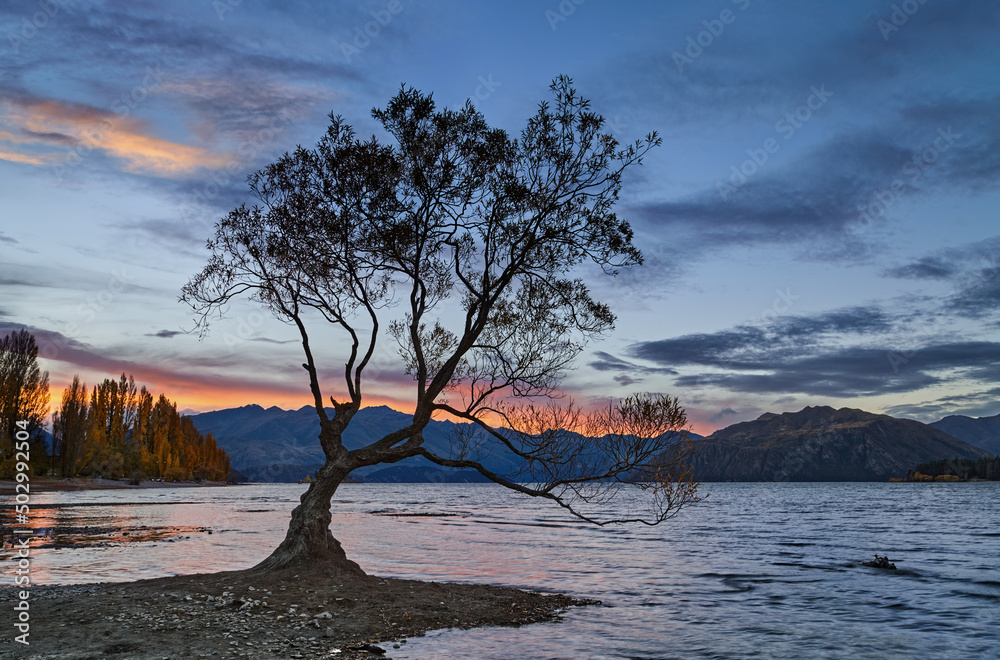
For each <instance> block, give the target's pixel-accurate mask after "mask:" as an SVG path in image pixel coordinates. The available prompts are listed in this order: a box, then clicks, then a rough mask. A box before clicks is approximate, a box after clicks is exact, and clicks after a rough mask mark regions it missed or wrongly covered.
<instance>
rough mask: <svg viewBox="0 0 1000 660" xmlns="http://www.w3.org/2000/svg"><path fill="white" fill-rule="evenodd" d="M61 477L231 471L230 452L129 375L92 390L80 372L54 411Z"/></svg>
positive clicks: (170, 476) (202, 475) (194, 475)
mask: <svg viewBox="0 0 1000 660" xmlns="http://www.w3.org/2000/svg"><path fill="white" fill-rule="evenodd" d="M53 435H54V436H55V445H56V454H57V456H58V462H59V471H60V473H61V474H62V475H63V476H78V475H83V476H104V477H114V478H119V477H132V478H134V479H141V478H149V479H166V480H168V481H175V480H183V479H207V480H214V481H224V480H225V479H226V478H227V477H228V476H229V456H228V455H227V454H226V452H225V451H224V450H222V449H220V448H218V447H216V444H215V438H213V437H212V435H211V434H207V435H202V434H201V433H199V432H198V429H196V428H195V427H194V424H193V423H192V422H191V420H190V418H188V417H184V416H182V415H180V414H178V412H177V405H176V404H174V403H172V402H171V401H170V400H168V399H167V397H166V396H164V395H163V394H161V395H160V396H159V397H158V398H156V399H154V398H153V395H152V394H151V393H150V392H149V391H148V390H147V389H146V388H145V387H141V388H139V389H136V386H135V381H134V380H133V378H132V377H131V376H126V375H125V374H122V375H121V378H119V379H118V380H113V379H110V378H108V379H105V380H104V382H102V383H101V384H100V385H97V386H95V387H94V388H93V390H91V391H90V394H89V396H88V392H87V386H86V385H84V384H81V383H80V379H79V377H74V378H73V383H72V384H71V385H70V386H69V387H68V388H66V390H65V391H64V392H63V399H62V405H61V406H60V409H59V411H58V412H56V413H54V414H53Z"/></svg>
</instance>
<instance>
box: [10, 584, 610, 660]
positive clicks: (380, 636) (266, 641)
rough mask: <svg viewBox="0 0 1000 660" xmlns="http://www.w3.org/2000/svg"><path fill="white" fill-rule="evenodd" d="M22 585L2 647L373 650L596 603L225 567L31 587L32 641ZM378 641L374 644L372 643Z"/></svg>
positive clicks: (39, 651)
mask: <svg viewBox="0 0 1000 660" xmlns="http://www.w3.org/2000/svg"><path fill="white" fill-rule="evenodd" d="M19 598H20V595H19V594H18V592H17V589H16V588H14V587H6V588H2V589H0V612H5V613H6V614H0V620H4V619H6V622H4V623H3V627H4V628H6V629H7V630H8V631H9V632H7V633H5V634H4V639H3V642H0V657H7V658H37V659H39V660H69V659H70V658H73V659H77V660H79V659H83V658H87V659H89V658H94V659H97V658H102V659H103V658H114V659H126V658H127V659H129V660H133V659H134V660H152V659H154V658H155V659H156V660H160V659H161V658H162V659H168V658H169V659H170V660H173V659H174V658H189V657H190V658H268V659H271V658H348V659H350V658H372V657H377V656H376V655H372V652H376V653H378V652H387V653H386V654H385V655H381V657H388V658H391V657H392V651H393V648H394V647H395V648H398V647H399V646H400V645H402V644H405V643H406V641H405V640H406V638H412V637H415V636H420V635H423V634H424V633H426V632H428V631H430V630H436V629H442V628H472V627H479V626H520V625H523V624H528V623H537V622H542V621H551V620H553V619H557V618H558V617H559V616H560V615H561V614H562V613H563V612H564V611H565V610H566V609H567V608H569V607H574V606H591V605H599V604H600V603H599V602H598V601H584V600H579V599H573V598H570V597H567V596H562V595H552V594H540V593H534V592H528V591H522V590H520V589H513V588H510V587H497V586H490V585H477V584H454V583H440V582H419V581H414V580H400V579H394V578H380V577H375V576H358V575H333V576H331V575H325V576H315V575H305V574H301V573H300V572H296V571H286V572H278V573H268V574H264V575H262V574H259V573H252V572H250V571H230V572H224V573H212V574H205V575H188V576H179V577H169V578H157V579H153V580H142V581H138V582H124V583H102V584H94V585H65V586H55V585H46V586H36V587H30V598H29V603H30V633H29V634H30V636H29V638H28V641H30V646H24V645H22V644H19V643H17V642H15V641H14V640H13V636H14V635H15V634H17V632H16V630H15V628H14V627H13V624H14V623H15V621H14V620H13V619H12V618H11V617H14V616H15V611H14V609H13V607H14V604H15V602H16V601H17V599H19ZM376 644H377V645H378V649H375V648H372V646H371V645H376Z"/></svg>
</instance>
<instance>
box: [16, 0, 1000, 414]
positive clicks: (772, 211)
mask: <svg viewBox="0 0 1000 660" xmlns="http://www.w3.org/2000/svg"><path fill="white" fill-rule="evenodd" d="M998 37H1000V3H997V2H987V1H985V0H983V1H980V2H961V3H960V2H942V1H937V2H935V0H926V1H924V2H921V1H920V0H909V1H908V2H897V3H892V2H877V1H868V2H839V3H820V2H799V3H790V2H785V3H779V2H765V1H763V0H735V1H734V0H718V1H715V2H697V3H695V2H671V3H654V2H631V3H615V4H613V3H608V2H598V1H596V0H586V1H585V2H577V1H574V0H564V1H563V2H561V3H559V2H556V1H554V0H553V1H551V2H545V1H541V2H526V1H522V2H506V3H485V2H466V3H430V2H410V1H407V0H396V1H392V2H390V1H388V0H387V1H385V2H382V1H380V0H375V1H374V2H365V3H350V2H346V3H332V2H330V3H328V2H318V1H317V2H278V1H273V2H263V1H253V0H242V1H240V0H214V1H213V0H199V1H191V2H170V3H162V2H141V1H131V0H130V1H128V2H126V1H124V0H122V1H111V0H108V1H105V2H85V1H82V0H62V1H60V0H42V1H40V2H25V3H16V4H15V3H5V4H4V5H3V7H2V8H0V63H2V67H0V287H2V295H0V333H3V334H6V332H7V331H9V330H11V329H19V328H21V327H26V328H28V329H30V330H32V331H34V332H35V334H36V337H38V339H39V341H40V343H41V344H42V348H43V351H42V352H43V355H44V356H46V359H45V367H46V368H47V369H48V370H49V371H50V373H51V375H52V380H53V384H54V385H55V386H56V387H57V388H58V387H61V386H62V385H64V384H66V383H67V382H68V380H69V379H71V378H72V375H73V374H75V373H79V374H80V375H81V376H83V377H84V379H85V380H87V381H88V382H90V383H91V384H93V383H94V382H97V381H99V380H101V379H103V378H104V377H107V376H112V375H115V374H118V373H121V372H122V371H127V372H130V373H134V374H135V376H136V379H137V380H138V381H140V382H142V383H144V384H147V385H148V386H150V387H151V388H152V389H154V390H155V391H163V392H166V393H167V395H168V396H170V397H171V398H173V399H175V400H178V401H179V402H180V405H181V407H182V408H185V409H188V410H210V409H216V408H222V407H229V406H232V405H242V404H245V403H250V402H258V403H261V404H264V405H273V404H276V405H281V406H283V407H293V406H294V407H298V406H300V405H302V404H304V403H306V402H307V401H308V395H307V387H306V382H305V379H304V377H303V376H304V372H303V371H302V370H301V368H300V367H299V366H298V365H299V364H300V362H301V358H300V356H299V351H300V348H299V347H298V345H297V343H296V342H295V338H296V337H295V333H294V332H292V331H291V329H290V328H288V327H287V326H285V325H283V324H281V323H279V322H277V321H275V320H273V319H270V318H267V317H265V316H264V315H262V314H260V313H259V312H258V311H257V310H256V309H255V308H254V307H253V306H251V305H249V304H247V305H235V306H234V307H233V308H232V309H231V311H230V318H229V319H228V320H226V321H223V322H219V323H217V324H216V325H215V326H214V327H213V329H212V332H211V333H210V334H209V335H208V336H207V337H206V338H204V339H199V338H198V337H197V335H192V334H187V333H185V332H184V331H185V330H189V329H191V328H192V327H193V325H194V321H193V319H192V318H191V317H190V316H189V314H188V313H187V310H186V309H185V308H184V306H183V305H181V304H180V303H178V300H177V298H178V296H179V294H180V289H181V287H182V286H183V285H184V284H185V283H186V282H187V280H188V279H189V278H190V277H191V276H192V275H194V274H195V273H196V272H197V271H198V270H199V269H200V268H201V266H202V265H203V264H204V261H205V259H206V258H207V252H206V251H205V250H204V242H205V239H206V238H208V237H209V235H210V234H211V232H212V226H213V223H214V222H215V221H216V220H217V219H218V218H219V217H221V215H222V214H224V213H225V212H226V211H228V210H229V209H231V208H232V207H234V206H235V205H238V204H240V203H242V202H245V201H248V196H247V193H246V185H245V177H246V175H247V174H248V173H249V172H251V171H253V170H254V169H256V168H258V167H261V166H263V165H264V164H266V163H268V162H270V161H271V160H273V159H274V158H275V157H276V156H278V155H280V154H281V153H282V152H284V151H286V150H289V149H291V148H293V147H294V146H295V145H296V144H303V145H311V144H313V143H314V142H315V141H316V139H318V137H319V136H320V135H321V134H322V132H323V130H324V128H325V126H326V124H327V121H328V120H327V115H328V114H329V113H330V112H331V111H332V112H334V113H336V114H340V115H343V116H344V117H345V118H346V119H347V120H348V121H349V122H351V123H353V124H354V126H355V127H356V128H357V130H358V132H359V133H360V134H361V135H366V134H371V133H372V132H374V131H376V127H375V125H374V122H373V120H372V119H371V117H370V110H371V108H373V107H375V106H381V105H384V104H385V102H386V101H387V100H388V99H389V98H390V97H391V96H392V95H393V94H394V93H395V92H396V91H397V90H398V89H399V87H400V85H401V84H403V83H405V84H407V85H412V86H414V87H416V88H418V89H420V90H423V91H425V92H433V93H434V98H435V100H436V101H437V102H438V103H439V104H441V105H444V106H454V105H457V104H461V103H463V102H464V101H465V99H467V98H472V100H473V102H474V103H475V104H476V106H477V107H478V108H479V109H480V110H481V111H482V112H483V113H484V114H485V115H486V118H487V120H488V121H489V122H490V123H492V124H494V125H496V126H499V127H502V128H505V129H507V130H508V131H510V132H511V133H514V134H516V133H517V132H519V131H520V129H521V128H522V127H523V125H524V122H525V120H526V119H527V118H528V117H529V116H530V115H532V114H533V113H534V110H535V108H536V105H537V103H538V102H539V101H542V100H545V99H547V98H548V95H549V92H548V84H549V83H550V81H551V80H552V79H553V78H554V77H555V76H557V75H559V74H567V75H569V76H571V77H572V78H573V80H574V82H575V84H576V87H577V89H578V90H579V91H580V93H581V94H583V95H584V96H586V97H588V98H590V99H591V100H592V102H593V107H594V108H595V109H596V110H597V111H599V112H601V113H602V114H603V115H604V116H605V117H606V119H607V121H608V124H607V126H608V128H609V130H610V131H611V132H612V133H613V134H615V136H616V137H618V138H619V139H622V140H625V141H630V140H634V139H636V138H639V137H641V136H643V135H644V134H646V133H647V132H649V131H651V130H656V131H658V132H659V134H660V135H661V136H662V137H663V146H661V147H660V148H658V149H656V150H654V151H653V152H651V153H650V154H649V155H648V156H647V158H646V159H645V164H644V166H643V167H642V168H641V169H639V170H635V171H633V172H631V173H630V174H629V175H628V176H627V178H626V181H625V186H624V190H623V194H622V198H621V202H620V206H619V212H620V213H619V214H620V215H621V216H622V217H624V218H626V219H628V220H629V221H630V223H631V224H632V226H633V228H634V229H635V231H636V243H637V244H638V245H639V247H640V248H641V249H642V250H643V252H644V254H645V256H646V263H645V265H644V266H642V267H641V268H639V269H636V270H634V271H631V272H628V273H624V274H622V275H620V276H619V277H618V278H617V279H614V280H609V279H607V278H603V277H600V276H598V275H597V274H593V273H585V275H586V276H587V277H588V280H589V282H590V284H591V286H592V288H593V290H594V291H595V292H597V293H598V294H599V296H600V297H602V298H603V299H605V300H608V301H609V302H611V303H612V305H613V308H614V310H615V311H616V313H617V314H618V317H619V320H618V324H617V329H616V330H615V332H614V333H613V334H612V335H610V336H609V337H607V338H606V339H605V340H604V341H602V342H600V343H594V344H591V345H589V346H588V348H587V350H586V351H585V352H584V354H583V355H582V356H581V357H580V359H579V360H578V365H577V368H576V369H574V370H573V371H572V373H570V374H569V375H568V377H567V379H566V381H565V390H566V391H567V393H568V394H570V395H572V396H573V397H575V398H576V399H578V400H580V401H582V402H586V403H595V402H599V401H606V400H607V398H609V397H619V396H625V395H627V394H630V393H632V392H635V391H657V392H666V393H670V394H675V395H678V396H679V397H680V398H681V401H682V403H683V404H684V405H685V406H686V407H687V409H688V412H689V416H690V417H691V419H692V420H693V421H694V423H695V428H696V430H699V431H701V432H706V431H710V430H712V429H715V428H719V427H722V426H725V425H728V424H730V423H734V422H737V421H743V420H746V419H752V418H754V417H756V416H758V415H759V414H761V413H762V412H764V411H773V412H782V411H787V410H798V409H800V408H802V407H804V406H806V405H833V406H836V407H841V406H849V407H856V408H864V409H868V410H872V411H876V412H887V413H889V414H894V415H898V416H905V417H913V418H916V419H921V420H924V421H931V420H934V419H938V418H940V417H942V416H944V415H946V414H952V413H961V414H970V415H973V416H979V415H993V414H997V413H998V412H1000V404H998V394H1000V384H998V381H1000V378H998V376H1000V263H998V247H1000V222H998V221H997V220H998V217H997V216H998V209H1000V113H997V112H996V107H997V103H998V101H1000V51H998V50H997V47H996V45H997V43H998V42H1000V40H998ZM320 338H321V345H322V347H323V349H324V357H325V358H326V360H327V364H328V365H329V366H330V373H331V374H332V373H334V372H335V371H336V370H337V368H338V367H337V365H338V363H339V362H340V361H341V360H342V357H341V354H340V353H339V352H338V350H339V347H341V346H342V345H343V342H342V340H341V339H339V338H338V337H337V336H336V335H335V334H333V333H326V332H321V333H320ZM375 367H376V368H375V370H374V371H373V376H374V377H375V382H374V383H373V384H372V385H370V386H369V390H368V391H369V392H372V393H373V395H376V394H377V396H373V397H372V399H371V403H388V404H390V405H393V406H394V407H397V408H400V409H404V410H405V409H406V407H407V402H408V401H409V400H410V398H411V397H412V395H411V394H410V393H409V391H408V390H407V388H406V384H407V383H406V378H405V377H404V376H402V375H401V373H400V369H399V364H398V360H397V359H396V358H395V356H394V353H393V352H392V350H391V349H388V348H387V349H386V351H385V352H384V353H383V354H381V355H380V356H379V359H378V360H377V363H376V365H375Z"/></svg>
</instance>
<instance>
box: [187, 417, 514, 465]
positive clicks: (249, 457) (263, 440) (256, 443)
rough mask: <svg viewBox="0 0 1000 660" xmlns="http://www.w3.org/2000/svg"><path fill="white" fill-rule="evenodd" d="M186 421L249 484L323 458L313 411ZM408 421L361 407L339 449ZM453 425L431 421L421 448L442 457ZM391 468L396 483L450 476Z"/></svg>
mask: <svg viewBox="0 0 1000 660" xmlns="http://www.w3.org/2000/svg"><path fill="white" fill-rule="evenodd" d="M327 414H328V415H329V416H331V417H333V415H334V411H333V409H332V408H328V409H327ZM191 420H192V421H193V422H194V425H195V428H197V429H198V430H199V431H201V432H202V433H208V432H210V433H212V435H213V436H215V438H216V443H217V444H218V446H219V447H222V448H223V449H225V450H226V452H227V453H228V454H229V458H230V462H231V463H232V465H233V467H235V468H236V469H238V470H240V471H241V472H243V473H244V474H246V475H247V476H248V477H249V478H251V479H253V480H254V481H273V482H288V481H297V480H299V479H301V478H303V477H305V476H306V475H307V474H312V473H314V472H315V471H316V469H317V466H318V465H321V464H322V463H323V462H324V460H325V458H326V457H325V456H324V454H323V449H322V447H320V444H319V431H320V428H319V417H318V416H317V415H316V409H315V408H313V407H312V406H303V407H302V408H299V409H298V410H283V409H282V408H278V407H271V408H267V409H265V408H263V407H262V406H259V405H256V404H251V405H248V406H242V407H240V408H229V409H226V410H216V411H212V412H207V413H201V414H199V415H192V416H191ZM410 421H411V420H410V416H409V415H407V414H406V413H401V412H399V411H396V410H393V409H392V408H389V407H388V406H372V407H369V408H362V409H361V410H359V411H358V412H357V414H356V415H355V416H354V419H353V420H351V424H350V426H349V427H348V429H347V431H346V432H345V433H344V445H345V446H346V447H347V448H348V449H357V448H359V447H362V446H364V445H366V444H369V443H371V442H374V441H375V440H378V439H379V438H382V437H384V436H385V435H387V434H389V433H391V432H392V431H395V430H397V429H399V428H402V427H404V426H406V425H407V424H408V423H409V422H410ZM455 426H456V425H455V423H454V422H449V421H438V420H432V421H431V422H430V424H428V425H427V428H426V429H425V430H424V433H423V435H424V444H425V446H426V447H427V448H428V449H430V450H431V451H432V452H434V453H436V454H438V455H439V456H447V455H448V454H449V453H450V447H451V442H452V438H453V434H454V427H455ZM483 463H484V465H485V466H486V467H487V468H488V469H491V470H493V471H494V472H498V473H501V474H504V473H509V472H511V471H512V470H513V469H514V467H515V466H514V465H513V464H512V463H511V461H510V460H509V459H508V458H505V457H503V456H487V457H485V458H484V459H483ZM385 467H386V466H384V465H372V466H369V467H366V468H360V469H358V470H355V471H354V472H352V473H351V474H352V476H354V477H356V478H358V479H359V480H363V479H364V478H365V476H366V475H368V474H370V473H373V472H376V471H379V470H382V469H383V468H385ZM395 467H397V468H399V469H397V470H395V471H394V472H393V473H392V477H393V480H395V481H406V480H408V479H409V480H413V481H422V480H424V479H425V478H426V476H427V475H430V474H435V473H434V472H432V470H437V471H444V472H449V469H448V468H441V467H439V466H437V465H435V464H433V463H431V462H430V461H428V460H427V459H425V458H423V457H419V456H418V457H414V458H407V459H404V460H402V461H400V462H399V463H396V464H395ZM408 471H409V472H412V474H411V475H410V476H407V475H408ZM462 472H463V473H467V472H470V471H468V470H463V471H462ZM437 476H438V477H440V475H437ZM476 477H478V473H475V476H472V475H466V476H465V477H459V476H454V477H453V476H452V475H447V478H449V479H450V478H455V479H458V480H476ZM433 480H438V479H433Z"/></svg>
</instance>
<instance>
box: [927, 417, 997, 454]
mask: <svg viewBox="0 0 1000 660" xmlns="http://www.w3.org/2000/svg"><path fill="white" fill-rule="evenodd" d="M931 426H933V427H934V428H936V429H941V430H942V431H944V432H945V433H947V434H948V435H952V436H954V437H956V438H958V439H959V440H964V441H965V442H968V443H969V444H970V445H975V446H977V447H981V448H983V449H985V450H987V451H990V452H993V453H994V454H997V455H1000V415H994V416H993V417H966V416H965V415H949V416H948V417H945V418H944V419H942V420H940V421H937V422H931Z"/></svg>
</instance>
